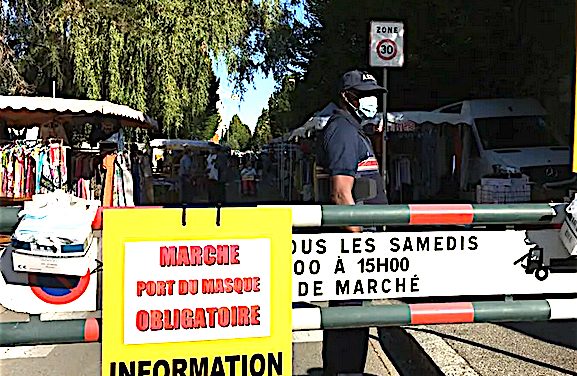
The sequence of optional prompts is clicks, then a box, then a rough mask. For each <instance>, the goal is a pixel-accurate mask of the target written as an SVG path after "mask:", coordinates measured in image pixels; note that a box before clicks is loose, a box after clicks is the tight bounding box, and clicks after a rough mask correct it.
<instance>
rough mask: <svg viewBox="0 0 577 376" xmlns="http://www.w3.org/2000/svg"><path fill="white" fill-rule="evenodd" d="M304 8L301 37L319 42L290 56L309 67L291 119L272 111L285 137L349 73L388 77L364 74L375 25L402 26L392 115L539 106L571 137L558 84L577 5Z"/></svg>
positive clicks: (570, 48)
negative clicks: (511, 102) (494, 105)
mask: <svg viewBox="0 0 577 376" xmlns="http://www.w3.org/2000/svg"><path fill="white" fill-rule="evenodd" d="M303 1H305V4H306V9H307V11H308V13H309V20H310V25H311V27H310V30H308V31H305V32H306V33H307V35H310V36H311V38H315V42H314V43H313V44H311V43H310V42H309V41H308V40H307V41H304V42H303V45H301V46H298V45H296V46H292V47H291V48H292V50H294V51H297V52H296V53H294V55H296V56H301V55H302V56H305V57H306V61H307V64H306V65H305V68H304V73H303V74H301V75H299V77H298V79H297V82H296V87H295V89H294V91H293V92H292V93H291V95H290V110H289V111H288V112H286V113H284V114H283V112H284V110H278V111H277V110H273V109H272V108H271V114H270V115H271V119H272V118H274V117H275V116H278V114H279V113H280V114H281V115H280V116H278V117H277V119H278V120H279V121H280V123H281V127H280V129H286V128H288V129H290V128H294V127H296V126H298V125H300V124H302V123H303V122H304V121H306V119H308V118H309V117H310V116H311V115H312V114H313V113H314V112H315V111H317V110H319V109H321V108H322V107H324V106H325V105H326V104H327V103H328V102H329V101H331V100H332V99H333V98H334V96H335V93H336V91H337V87H338V82H339V78H340V76H341V74H342V73H344V72H345V71H347V70H350V69H353V68H361V69H367V70H369V71H370V72H371V73H373V74H374V75H375V76H376V77H377V79H379V80H380V79H381V77H382V69H370V68H369V67H368V45H369V41H368V38H369V23H370V21H371V20H387V19H390V20H402V21H403V22H404V24H405V30H406V34H405V64H404V66H403V68H400V69H394V70H390V73H389V77H388V88H389V96H388V101H389V102H388V105H389V106H388V108H389V109H392V110H397V111H398V110H405V109H410V110H414V109H422V110H428V109H432V108H435V107H439V106H441V105H444V104H448V103H451V102H454V101H458V100H462V99H466V98H479V97H485V98H486V97H503V96H511V97H512V96H533V97H536V98H538V99H540V100H541V101H542V102H543V103H544V104H545V105H546V107H548V109H549V113H550V114H551V115H553V116H556V117H558V118H559V119H558V122H559V123H561V124H564V125H565V127H566V128H567V129H568V127H567V126H566V124H568V123H569V122H570V121H571V116H572V108H571V103H570V101H568V102H567V103H564V104H563V103H560V100H559V97H560V90H559V82H560V81H561V80H563V79H564V78H567V77H569V78H570V77H573V74H574V56H575V52H574V49H575V40H574V35H573V34H574V33H569V35H568V34H567V32H566V30H573V29H574V25H575V2H574V1H570V0H559V1H555V2H551V1H549V2H546V1H538V2H536V3H532V2H526V1H522V0H495V1H486V2H475V1H468V0H454V1H449V0H446V1H438V0H406V1H402V2H400V1H394V0H383V1H373V0H332V1H327V0H303ZM353 8H354V9H362V12H361V11H359V12H351V9H353ZM562 35H567V36H568V37H567V38H562V37H558V36H562ZM552 36H557V37H552ZM299 51H300V52H299ZM569 81H570V79H569ZM275 94H276V93H275ZM273 124H274V122H273ZM273 132H274V127H273Z"/></svg>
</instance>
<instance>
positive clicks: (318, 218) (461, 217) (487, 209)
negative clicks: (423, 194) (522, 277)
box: [288, 204, 564, 227]
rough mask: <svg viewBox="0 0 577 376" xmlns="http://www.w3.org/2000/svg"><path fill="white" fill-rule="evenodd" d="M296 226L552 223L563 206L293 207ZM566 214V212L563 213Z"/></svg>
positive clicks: (420, 205)
mask: <svg viewBox="0 0 577 376" xmlns="http://www.w3.org/2000/svg"><path fill="white" fill-rule="evenodd" d="M288 207H290V208H291V209H292V211H293V226H295V227H321V226H349V225H352V226H380V225H473V224H481V225H482V224H549V223H552V221H553V220H554V219H555V217H556V216H557V212H558V211H561V209H564V205H563V204H506V205H470V204H411V205H359V206H347V205H294V206H288ZM563 212H564V210H563Z"/></svg>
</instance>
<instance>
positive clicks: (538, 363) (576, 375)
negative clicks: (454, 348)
mask: <svg viewBox="0 0 577 376" xmlns="http://www.w3.org/2000/svg"><path fill="white" fill-rule="evenodd" d="M411 330H413V331H417V332H423V333H428V334H433V335H436V336H438V337H441V338H443V339H448V340H451V341H456V342H461V343H464V344H467V345H470V346H475V347H477V348H480V349H483V350H488V351H493V352H495V353H498V354H501V355H505V356H508V357H510V358H513V359H517V360H520V361H523V362H526V363H531V364H534V365H536V366H539V367H543V368H547V369H550V370H553V371H557V372H562V373H565V374H567V375H574V376H577V372H573V371H571V370H567V369H564V368H561V367H557V366H555V365H552V364H547V363H544V362H541V361H539V360H535V359H531V358H527V357H525V356H522V355H518V354H515V353H512V352H509V351H505V350H501V349H496V348H494V347H491V346H487V345H484V344H482V343H478V342H475V341H471V340H468V339H464V338H460V337H456V336H452V335H450V334H444V333H440V332H437V331H434V330H431V329H422V328H411Z"/></svg>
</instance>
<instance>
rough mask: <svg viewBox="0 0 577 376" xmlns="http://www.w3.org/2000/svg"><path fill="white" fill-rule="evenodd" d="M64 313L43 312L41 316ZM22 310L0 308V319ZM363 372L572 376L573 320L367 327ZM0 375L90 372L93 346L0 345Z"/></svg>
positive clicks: (576, 371)
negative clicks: (367, 341) (368, 331)
mask: <svg viewBox="0 0 577 376" xmlns="http://www.w3.org/2000/svg"><path fill="white" fill-rule="evenodd" d="M58 318H60V319H62V318H64V316H53V317H48V316H45V317H44V318H43V319H58ZM25 320H27V315H23V314H15V313H13V312H10V311H6V310H5V309H3V308H1V307H0V322H8V321H25ZM321 339H322V333H321V332H320V331H311V332H298V333H295V334H294V335H293V375H299V376H300V375H302V376H305V375H317V376H318V375H321V374H322V373H321V366H322V362H321V356H320V354H321V342H320V341H321ZM365 372H367V373H369V374H371V375H378V376H388V375H391V376H393V375H451V376H453V375H454V376H461V375H463V376H476V375H480V376H501V375H503V376H505V375H531V376H533V375H543V376H548V375H577V321H563V322H546V323H516V324H513V323H511V324H506V325H496V324H462V325H430V326H411V327H404V328H380V329H375V328H374V329H372V331H371V342H370V346H369V356H368V359H367V366H366V368H365ZM0 374H1V375H2V376H22V375H26V376H28V375H30V376H33V375H42V376H97V375H99V374H100V344H99V343H90V344H71V345H45V346H19V347H11V348H0Z"/></svg>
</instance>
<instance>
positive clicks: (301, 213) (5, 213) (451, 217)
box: [0, 204, 566, 232]
mask: <svg viewBox="0 0 577 376" xmlns="http://www.w3.org/2000/svg"><path fill="white" fill-rule="evenodd" d="M273 206H274V207H279V206H280V207H289V208H291V209H292V211H293V226H294V227H321V226H349V225H351V226H384V225H472V224H480V225H483V224H504V225H507V224H549V223H551V222H552V221H553V219H554V218H555V217H556V216H557V213H558V212H562V213H564V209H565V207H566V204H505V205H470V204H411V205H360V206H347V205H273ZM261 207H266V205H263V206H261ZM138 208H142V209H146V208H147V207H144V206H142V207H138ZM154 208H159V207H158V206H156V207H154ZM19 210H20V208H19V207H0V232H12V229H13V228H14V226H16V223H17V221H18V216H17V214H18V211H19ZM101 217H102V210H99V212H98V214H97V215H96V218H95V221H94V223H93V227H94V228H95V229H101V228H102V222H101Z"/></svg>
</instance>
